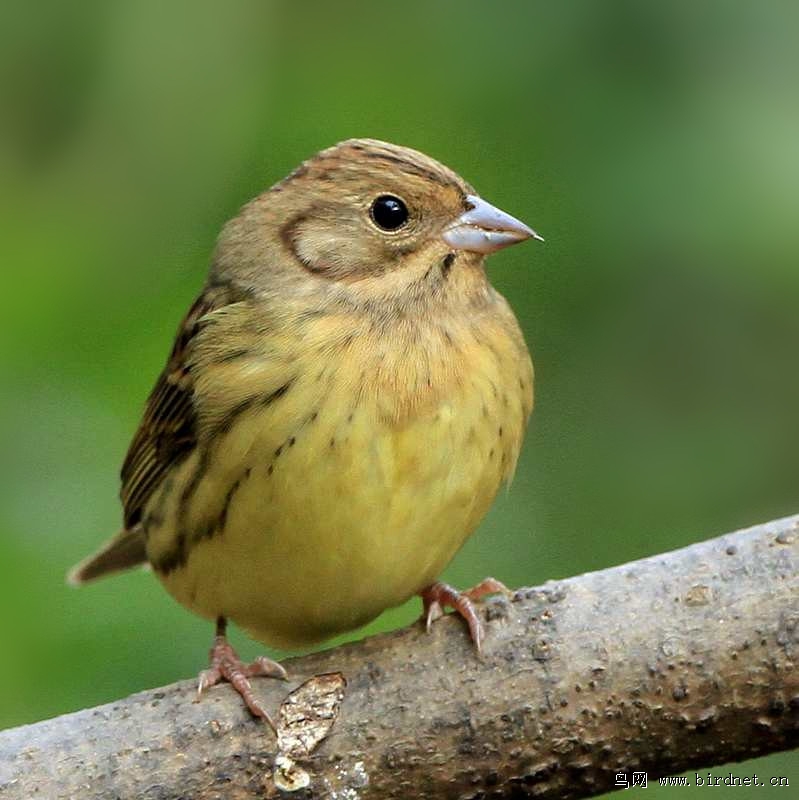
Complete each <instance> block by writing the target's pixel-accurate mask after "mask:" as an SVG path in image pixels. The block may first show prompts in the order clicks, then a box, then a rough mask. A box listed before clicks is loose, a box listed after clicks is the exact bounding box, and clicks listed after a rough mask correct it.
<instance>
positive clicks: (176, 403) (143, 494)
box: [120, 286, 234, 530]
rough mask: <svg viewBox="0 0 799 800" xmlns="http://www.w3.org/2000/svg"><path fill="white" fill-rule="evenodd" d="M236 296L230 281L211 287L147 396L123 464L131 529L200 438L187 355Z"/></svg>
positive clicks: (194, 308)
mask: <svg viewBox="0 0 799 800" xmlns="http://www.w3.org/2000/svg"><path fill="white" fill-rule="evenodd" d="M231 302H234V298H233V296H232V292H231V290H230V289H229V288H228V287H226V286H216V287H211V288H209V289H206V290H205V291H204V292H203V294H201V295H200V297H199V298H198V299H197V301H196V302H195V303H194V305H193V306H192V307H191V309H190V310H189V312H188V314H187V315H186V317H185V319H184V320H183V322H182V323H181V325H180V328H179V329H178V334H177V337H176V339H175V345H174V347H173V348H172V353H171V355H170V357H169V361H168V362H167V365H166V367H165V368H164V371H163V372H162V373H161V376H160V377H159V379H158V383H156V385H155V388H154V389H153V391H152V394H151V395H150V398H149V400H148V401H147V407H146V409H145V412H144V418H143V419H142V422H141V424H140V425H139V429H138V431H137V432H136V435H135V436H134V437H133V442H132V443H131V445H130V449H129V450H128V455H127V458H126V459H125V463H124V464H123V466H122V490H121V493H120V496H121V498H122V505H123V508H124V520H125V528H126V529H127V530H132V529H134V528H135V527H136V526H137V525H138V524H139V523H140V522H141V519H142V513H143V510H144V507H145V506H146V504H147V501H148V500H149V499H150V497H151V496H152V494H153V492H154V491H155V490H156V488H157V487H158V486H159V485H160V483H161V481H162V480H163V478H164V476H165V475H166V473H167V472H168V471H169V470H170V469H171V468H172V467H173V466H175V465H176V464H178V463H179V462H180V461H182V460H183V459H184V458H185V457H186V456H187V455H188V454H189V453H190V452H191V451H192V449H193V448H194V446H195V444H196V441H197V431H196V413H195V408H194V380H193V377H192V374H191V367H190V365H189V363H188V360H187V356H188V352H189V350H190V345H191V343H192V340H193V339H194V337H195V336H196V335H197V333H198V332H199V331H200V330H201V329H202V326H203V321H204V319H205V318H206V317H207V315H208V314H211V313H212V312H214V311H216V310H217V309H219V308H223V307H224V306H226V305H229V304H230V303H231Z"/></svg>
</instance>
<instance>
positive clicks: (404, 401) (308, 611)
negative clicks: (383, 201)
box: [148, 320, 532, 644]
mask: <svg viewBox="0 0 799 800" xmlns="http://www.w3.org/2000/svg"><path fill="white" fill-rule="evenodd" d="M514 326H515V322H514ZM418 333H419V332H418V331H417V332H416V333H415V334H414V335H413V336H410V337H407V338H404V339H402V338H400V339H394V340H393V341H392V340H389V339H386V340H382V341H380V340H375V339H373V338H371V339H370V338H368V337H366V336H362V337H357V336H355V337H352V338H351V339H349V341H346V342H343V341H342V343H341V346H340V348H339V350H338V352H336V353H326V354H324V356H323V355H322V354H321V353H320V352H318V351H317V352H316V353H315V352H314V350H313V349H312V348H309V349H308V350H307V351H306V352H305V353H300V354H298V356H297V357H296V358H294V359H289V360H287V362H286V367H287V369H288V372H287V377H286V379H285V380H283V379H278V380H277V383H278V384H279V385H280V386H281V387H282V386H287V388H285V389H284V390H283V391H281V392H280V393H279V395H278V396H274V397H273V396H271V395H270V393H269V392H266V393H262V395H263V397H264V402H262V403H252V404H251V405H250V406H249V407H247V408H246V409H245V410H244V411H242V412H241V413H240V414H239V416H238V417H237V418H236V419H235V420H232V421H231V424H229V425H227V426H226V427H225V428H224V429H223V430H222V431H221V432H219V433H217V435H216V436H215V437H214V439H213V440H212V441H211V440H209V441H208V442H207V443H206V445H205V446H204V448H201V449H200V450H198V452H196V453H195V454H193V455H192V456H191V458H189V459H188V460H187V461H186V462H185V463H184V464H183V465H182V466H181V468H180V470H179V471H178V473H176V474H175V475H174V476H173V484H174V485H173V487H172V488H171V490H170V495H171V497H172V500H170V501H169V503H168V505H169V506H170V513H167V514H165V515H163V516H164V517H165V518H166V519H169V518H170V514H171V522H168V523H167V524H165V525H164V526H163V527H162V529H161V530H159V531H154V532H152V533H151V535H150V537H149V544H148V547H149V550H150V555H151V560H153V562H154V563H155V565H156V568H157V567H158V563H159V560H160V561H161V562H162V563H168V564H169V565H170V566H171V568H170V569H168V570H161V572H162V575H163V579H164V582H165V583H166V585H167V587H168V588H169V589H170V591H172V593H173V594H175V596H176V597H177V598H178V599H179V600H181V602H183V603H185V604H186V605H188V606H190V607H192V608H193V609H194V610H195V611H199V612H200V613H203V614H205V615H206V616H209V617H213V616H216V615H218V614H225V615H227V616H230V617H231V618H232V619H234V620H235V621H237V622H238V623H239V624H241V625H243V626H244V627H246V628H248V629H250V630H251V631H252V632H254V633H255V635H257V636H258V637H259V638H261V639H263V640H264V641H267V642H270V643H277V644H296V643H300V642H307V641H313V640H318V639H322V638H325V637H326V636H328V635H331V634H333V633H336V632H339V631H342V630H348V629H351V628H354V627H357V626H358V625H360V624H363V623H364V622H366V621H368V620H369V619H372V618H373V617H375V616H376V615H377V614H379V613H380V612H381V611H382V610H384V609H385V608H387V607H390V606H393V605H397V604H399V603H401V602H403V601H404V600H405V599H407V598H408V597H409V596H411V595H412V594H414V593H416V592H418V591H419V590H420V589H422V588H423V587H424V586H426V585H428V584H429V583H431V582H433V581H434V580H435V579H436V578H437V577H438V575H439V574H440V572H441V570H442V569H443V568H444V566H446V564H447V563H448V562H449V560H450V559H451V558H452V556H453V555H454V554H455V552H456V551H457V550H458V549H459V548H460V546H461V545H462V543H463V541H464V540H465V538H466V537H467V536H468V535H469V534H470V533H471V532H472V531H473V530H474V528H475V527H476V526H477V524H478V523H479V521H480V519H482V517H483V515H484V514H485V513H486V511H487V510H488V508H489V506H490V504H491V502H492V501H493V499H494V496H495V495H496V492H497V490H498V488H499V486H500V484H501V483H502V481H503V480H504V479H507V478H508V477H509V476H510V475H511V474H512V471H513V469H514V467H515V463H516V460H517V457H518V454H519V449H520V446H521V441H522V437H523V433H524V429H525V425H526V421H527V417H528V415H529V413H530V409H531V404H532V368H531V365H530V360H529V356H528V354H527V351H526V348H525V347H524V343H523V341H522V339H521V334H520V333H518V328H514V329H513V330H510V331H509V330H508V326H507V322H506V321H505V320H503V321H502V322H501V324H500V323H492V324H487V325H484V326H482V327H481V329H480V330H476V329H474V328H470V329H469V330H468V331H466V330H460V331H459V330H456V329H454V328H452V327H446V326H443V327H442V326H439V327H437V329H436V331H435V332H434V333H433V334H430V335H429V336H428V337H427V338H426V339H425V338H423V337H421V336H420V335H418ZM320 338H321V337H320ZM251 372H252V370H251ZM289 373H290V377H291V379H290V380H289V379H288V375H289ZM274 382H275V381H274V379H273V383H274ZM270 388H271V391H272V393H274V392H275V388H274V387H273V386H271V385H270ZM267 399H268V402H267ZM239 406H240V407H242V408H244V404H243V403H242V401H239ZM176 541H182V542H183V553H182V558H181V559H180V560H179V562H180V563H177V565H176V566H173V565H174V564H175V559H174V549H175V546H176Z"/></svg>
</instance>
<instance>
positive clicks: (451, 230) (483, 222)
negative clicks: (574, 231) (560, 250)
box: [441, 194, 544, 253]
mask: <svg viewBox="0 0 799 800" xmlns="http://www.w3.org/2000/svg"><path fill="white" fill-rule="evenodd" d="M466 201H467V202H468V203H469V205H470V206H471V208H469V210H468V211H464V213H463V214H461V215H460V216H459V217H458V218H457V219H456V220H455V221H454V222H453V223H452V224H451V225H449V226H448V227H447V228H446V229H445V230H444V233H442V234H441V238H442V239H443V240H444V241H445V242H446V243H447V244H448V245H449V246H450V247H454V248H455V249H456V250H470V251H471V252H473V253H493V252H494V251H495V250H501V249H502V248H503V247H508V246H509V245H512V244H518V243H519V242H523V241H524V240H525V239H530V238H533V239H538V240H539V241H540V242H543V241H544V240H543V239H542V238H541V237H540V236H539V235H538V234H537V233H536V232H535V231H534V230H533V229H532V228H528V227H527V225H525V224H524V223H523V222H521V221H520V220H518V219H516V218H515V217H512V216H511V215H510V214H506V213H505V212H504V211H500V210H499V209H498V208H495V207H494V206H492V205H491V204H490V203H486V201H485V200H483V199H481V198H480V197H477V195H473V194H470V195H469V196H468V197H467V198H466Z"/></svg>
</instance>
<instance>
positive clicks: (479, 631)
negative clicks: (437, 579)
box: [420, 578, 509, 653]
mask: <svg viewBox="0 0 799 800" xmlns="http://www.w3.org/2000/svg"><path fill="white" fill-rule="evenodd" d="M508 591H509V590H508V588H507V587H506V586H505V585H504V584H503V583H500V582H499V581H498V580H496V579H495V578H486V579H485V580H484V581H480V583H478V584H477V586H473V587H472V588H471V589H467V590H466V591H463V592H459V591H458V590H457V589H453V588H452V587H451V586H449V585H448V584H446V583H434V584H433V585H432V586H428V587H427V588H426V589H424V590H423V591H422V592H421V593H420V596H421V598H422V603H423V604H424V614H423V616H424V621H425V626H426V627H427V630H428V631H429V630H430V626H431V625H432V624H433V623H434V622H435V621H436V620H437V619H438V618H439V617H441V616H443V614H444V607H445V606H449V607H450V608H452V609H454V610H455V611H456V612H457V613H458V614H460V616H462V617H463V618H464V619H465V620H466V623H467V624H468V626H469V633H470V634H471V637H472V641H473V642H474V645H475V647H476V648H477V652H478V653H481V652H482V650H483V623H482V622H481V621H480V617H478V616H477V611H476V610H475V608H474V601H475V600H479V599H480V598H481V597H485V596H486V595H489V594H497V593H503V594H506V593H508Z"/></svg>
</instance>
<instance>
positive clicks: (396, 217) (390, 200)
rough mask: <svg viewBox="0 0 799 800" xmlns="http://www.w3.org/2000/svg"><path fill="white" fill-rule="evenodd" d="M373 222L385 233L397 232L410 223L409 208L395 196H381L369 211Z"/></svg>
mask: <svg viewBox="0 0 799 800" xmlns="http://www.w3.org/2000/svg"><path fill="white" fill-rule="evenodd" d="M369 214H370V216H371V217H372V221H373V222H374V224H375V225H377V227H378V228H380V229H381V230H384V231H396V230H399V229H400V228H401V227H402V226H403V225H405V224H406V223H407V222H408V217H409V216H410V214H409V213H408V207H407V206H406V205H405V203H403V201H402V200H400V198H399V197H396V196H395V195H393V194H381V195H380V197H378V198H377V199H375V201H374V202H373V203H372V206H371V208H370V209H369Z"/></svg>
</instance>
